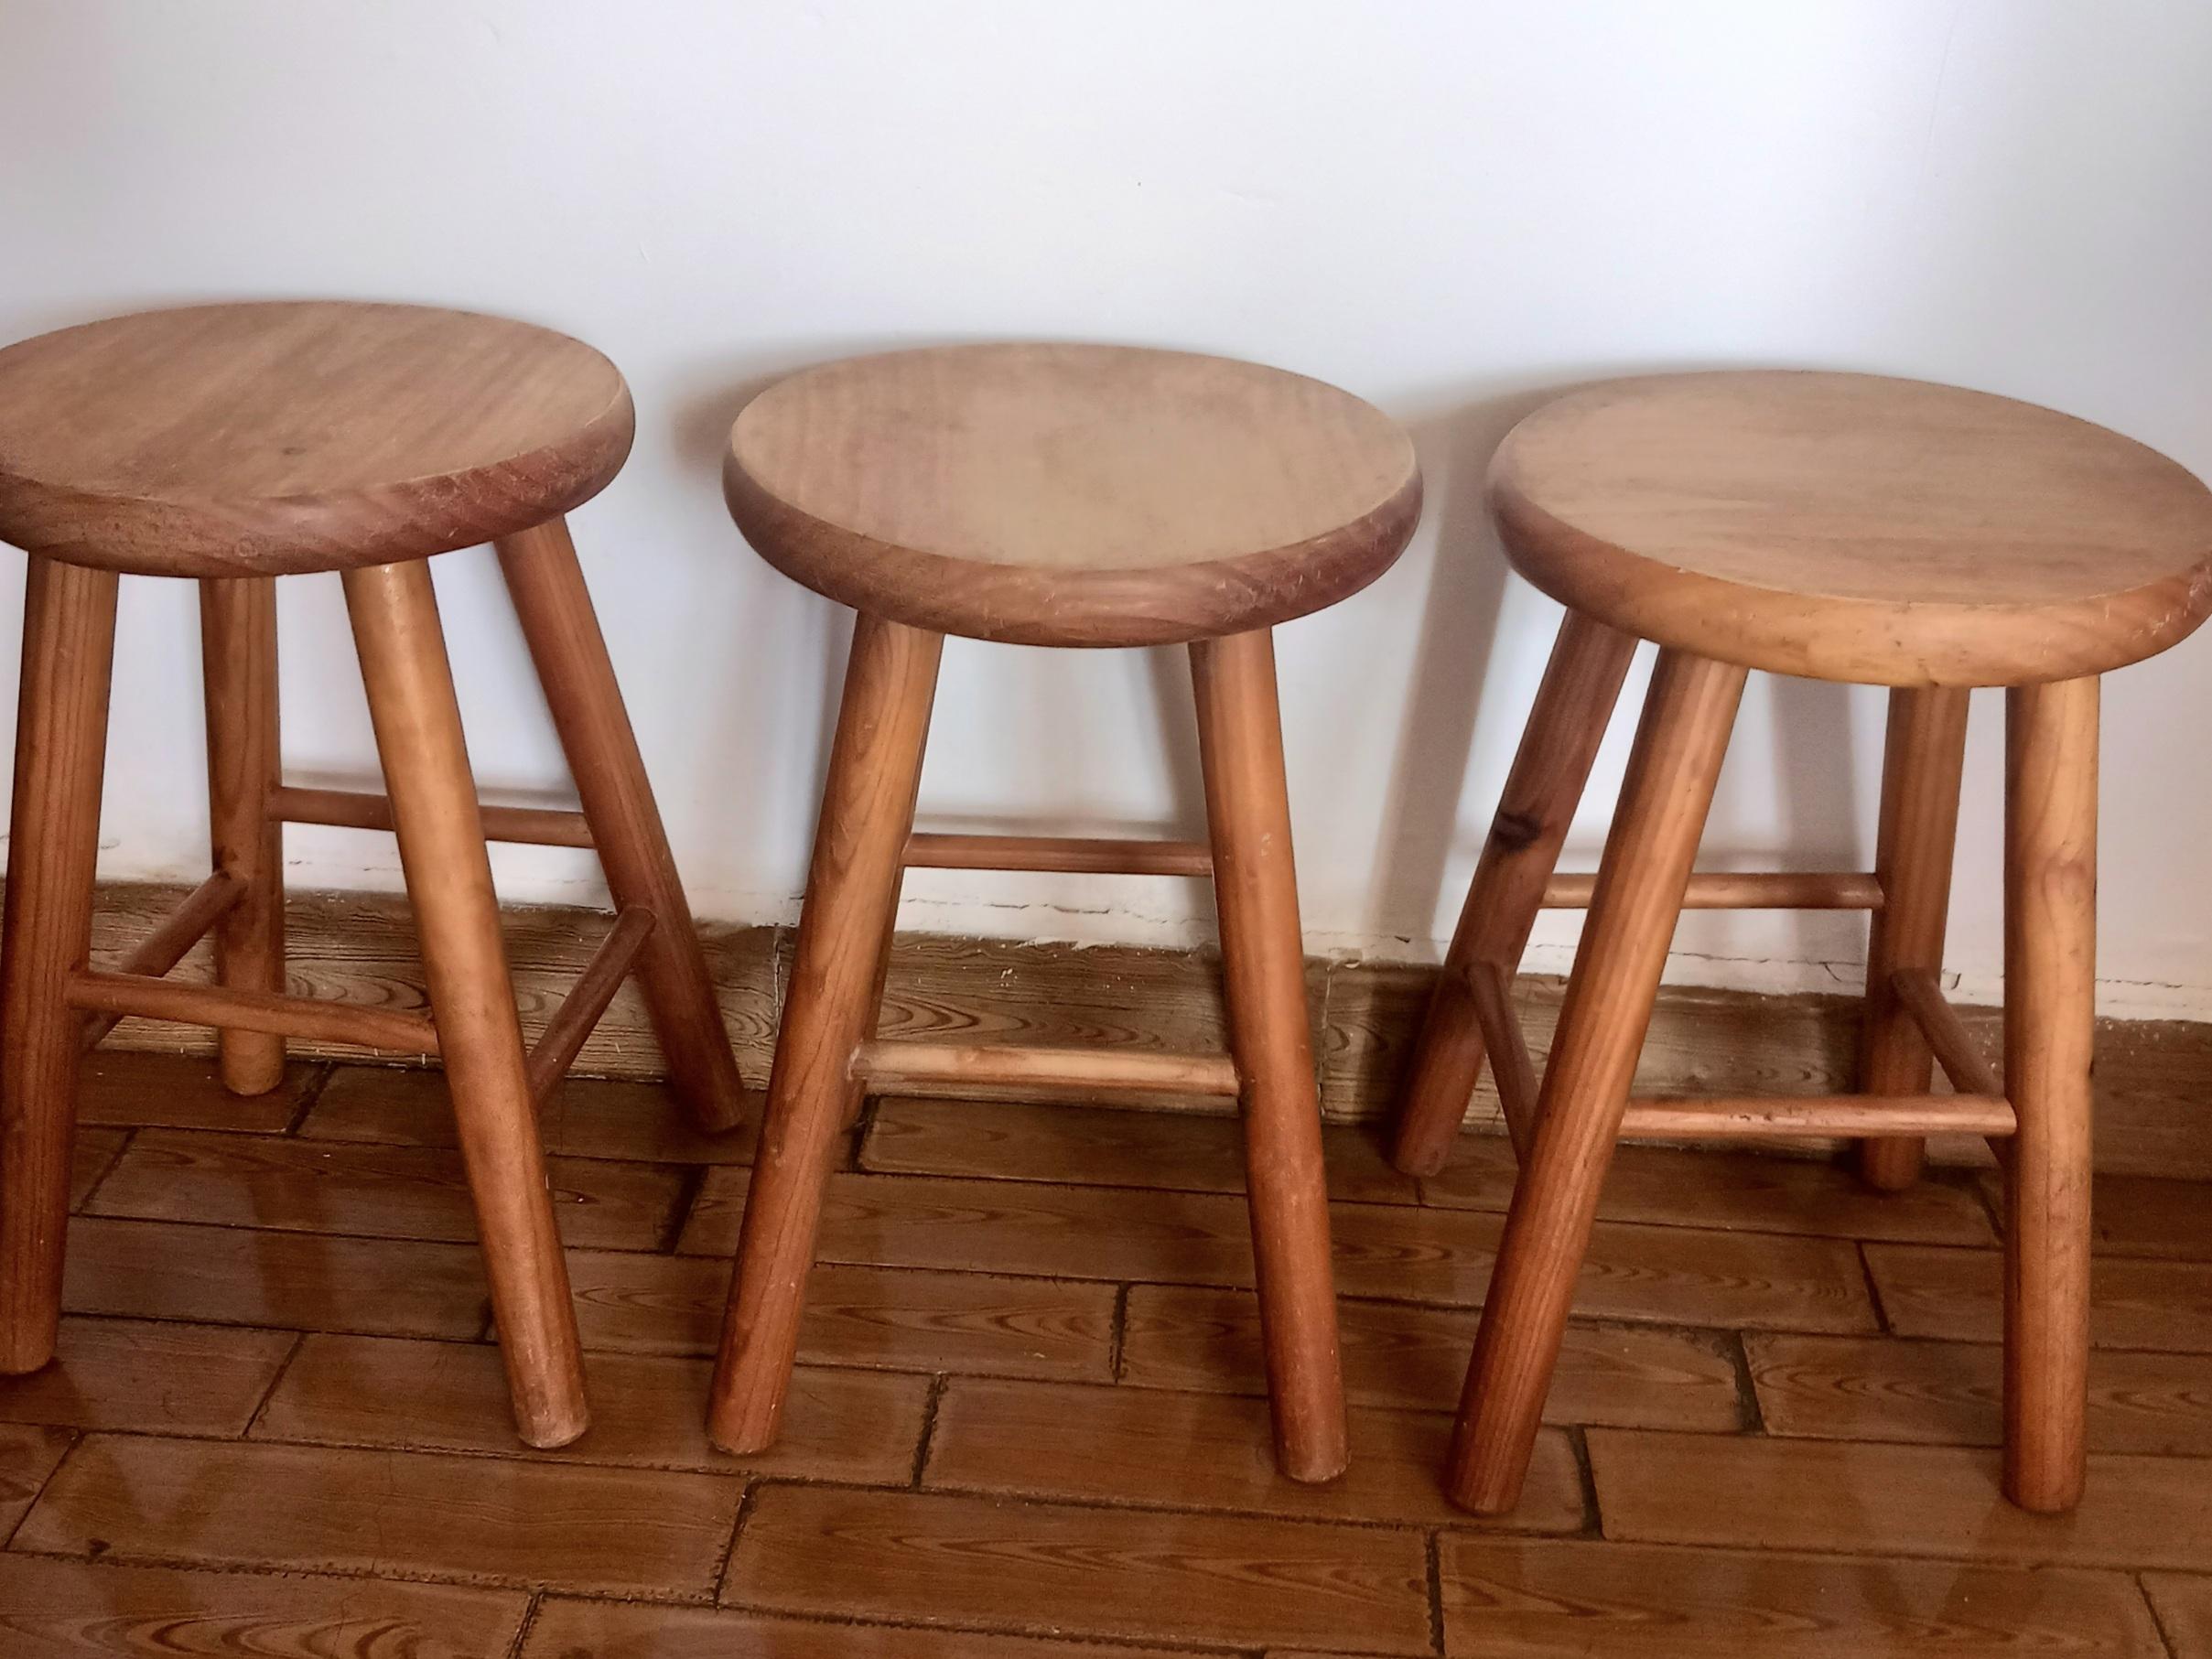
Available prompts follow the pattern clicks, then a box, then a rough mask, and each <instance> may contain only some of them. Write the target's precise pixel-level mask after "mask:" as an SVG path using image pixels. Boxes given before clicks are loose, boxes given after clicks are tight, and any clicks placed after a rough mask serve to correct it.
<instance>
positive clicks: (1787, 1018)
mask: <svg viewBox="0 0 2212 1659" xmlns="http://www.w3.org/2000/svg"><path fill="white" fill-rule="evenodd" d="M184 892H185V889H182V888H166V887H148V886H138V885H123V884H117V885H113V886H109V887H105V888H103V889H102V893H101V903H100V907H99V911H98V916H97V919H96V921H95V925H94V929H93V952H94V955H95V958H96V959H98V960H100V961H101V962H103V964H105V963H111V962H113V960H114V959H115V958H117V957H119V956H120V955H121V954H122V953H124V952H125V951H127V950H128V949H129V948H130V946H131V945H132V944H133V943H135V942H136V940H137V939H138V938H139V937H141V936H142V935H143V934H144V933H145V932H146V930H147V929H148V928H150V927H151V926H152V925H153V924H154V923H155V922H156V921H158V920H159V919H160V918H161V917H162V916H163V915H165V914H167V911H168V910H169V909H170V908H171V907H172V906H174V905H175V904H176V902H177V901H178V900H180V899H181V898H182V897H183V896H184ZM609 921H610V918H609V917H608V916H606V915H605V914H603V913H601V912H598V911H593V910H580V909H571V908H556V907H545V906H532V907H527V908H515V909H513V910H510V911H509V912H508V914H507V930H506V932H507V948H508V954H509V958H510V961H511V963H512V964H513V972H514V978H515V988H516V993H517V996H518V998H519V1000H520V1002H521V1005H522V1010H523V1024H524V1027H525V1028H526V1029H529V1030H531V1031H532V1032H534V1031H535V1029H537V1027H538V1026H539V1025H540V1024H542V1022H543V1021H544V1019H545V1016H546V1015H547V1013H548V1012H549V1011H550V1010H551V1009H552V1008H553V1007H555V1006H556V1005H557V1004H558V1003H559V1001H560V999H561V996H563V994H564V993H565V992H566V988H567V986H568V983H569V981H570V979H571V978H572V977H573V976H574V975H576V973H577V971H578V970H579V969H580V968H581V967H582V965H583V964H584V962H585V960H586V959H587V958H588V956H589V954H590V953H591V950H592V948H593V946H594V944H595V943H596V942H597V941H598V938H599V934H600V932H602V931H603V930H604V929H605V928H606V926H607V925H608V922H609ZM286 927H287V930H288V941H287V943H288V952H289V963H290V970H291V981H292V989H293V990H294V991H295V992H297V993H298V994H300V995H303V996H326V997H332V998H336V999H339V1000H341V1001H346V1002H352V1003H361V1004H365V1005H372V1006H376V1007H391V1008H407V1009H418V1008H420V1007H423V1006H424V997H423V992H422V975H421V969H420V966H419V963H418V960H417V957H416V953H415V935H414V931H413V927H412V924H411V922H410V921H409V919H408V916H407V910H406V906H405V902H404V901H403V900H399V899H396V898H393V897H387V896H383V895H376V894H340V893H319V894H304V895H298V896H296V897H294V898H293V899H292V900H290V902H289V903H288V905H287V907H286ZM702 935H703V938H704V942H705V945H706V950H707V961H708V964H709V966H710V967H711V969H712V971H713V974H714V977H715V982H716V984H717V985H718V986H719V987H720V991H721V998H722V1010H723V1015H724V1018H725V1020H726V1022H727V1024H728V1028H729V1033H730V1037H731V1040H732V1041H733V1042H734V1043H735V1044H736V1047H737V1051H738V1059H739V1065H740V1066H741V1068H742V1069H743V1071H744V1072H745V1075H746V1077H747V1078H748V1079H749V1080H751V1081H755V1082H758V1081H760V1080H761V1079H763V1078H765V1077H766V1075H767V1072H768V1062H769V1057H770V1052H771V1050H772V1045H773V1041H774V1036H775V1025H776V1018H777V1014H778V1010H779V1008H780V1007H781V1003H782V986H783V983H784V980H785V977H786V973H785V970H786V966H787V964H788V962H789V957H790V946H791V938H790V931H789V930H788V929H784V928H775V927H730V926H713V925H710V926H707V927H706V928H705V929H703V930H702ZM177 972H178V975H180V976H185V975H205V974H206V972H207V948H206V947H205V946H204V945H203V946H201V947H200V949H199V950H197V951H195V952H194V953H193V954H192V955H191V956H189V957H188V958H187V959H186V962H185V964H183V965H181V966H180V967H179V968H178V970H177ZM1435 972H1436V970H1435V969H1433V968H1431V967H1427V966H1422V965H1419V964H1409V963H1382V962H1372V961H1341V960H1340V961H1326V960H1322V959H1319V958H1315V959H1312V960H1310V961H1309V962H1308V964H1307V970H1306V987H1307V998H1308V1003H1309V1006H1310V1007H1311V1015H1312V1019H1313V1036H1314V1053H1315V1056H1316V1064H1317V1067H1318V1071H1319V1076H1320V1083H1321V1092H1322V1111H1323V1112H1324V1114H1325V1115H1328V1116H1329V1117H1331V1118H1333V1119H1336V1120H1339V1121H1349V1120H1356V1119H1368V1118H1376V1117H1380V1116H1383V1115H1386V1114H1387V1112H1388V1111H1389V1109H1390V1105H1391V1102H1392V1100H1393V1098H1394V1096H1395V1093H1396V1090H1397V1082H1398V1078H1399V1075H1400V1073H1401V1072H1402V1070H1403V1067H1404V1064H1405V1060H1406V1053H1407V1050H1408V1045H1409V1044H1410V1042H1411V1040H1412V1037H1413V1033H1414V1030H1415V1029H1416V1027H1417V1025H1418V1023H1419V1018H1420V1013H1421V1008H1422V1007H1423V1005H1424V1003H1425V1001H1426V998H1427V996H1428V990H1429V986H1430V982H1431V981H1432V980H1433V978H1434V976H1435ZM1560 989H1561V987H1560V983H1559V981H1558V980H1557V979H1551V978H1544V977H1538V976H1533V975H1532V976H1528V977H1526V978H1524V979H1523V980H1522V981H1521V982H1520V985H1519V988H1518V991H1517V996H1518V1001H1519V1007H1520V1010H1521V1018H1522V1021H1523V1024H1524V1026H1525V1028H1526V1029H1527V1035H1528V1042H1529V1047H1530V1049H1531V1050H1532V1052H1533V1053H1534V1054H1535V1055H1536V1057H1537V1060H1538V1065H1539V1066H1540V1065H1541V1064H1542V1061H1543V1056H1544V1054H1545V1052H1546V1051H1547V1050H1548V1046H1549V1042H1550V1037H1551V1026H1552V1022H1553V1019H1554V1018H1556V1016H1557V1013H1558V1008H1559V996H1560ZM1963 1012H1964V1013H1965V1015H1966V1018H1967V1023H1968V1025H1969V1029H1971V1030H1973V1031H1974V1033H1975V1034H1976V1036H1977V1037H1979V1038H1980V1040H1982V1041H1983V1042H1984V1044H1985V1045H1986V1046H1987V1047H1988V1048H1989V1050H1990V1051H1991V1052H1992V1053H1994V1052H1995V1049H1996V1033H1997V1024H1998V1017H1997V1011H1996V1010H1995V1009H1991V1008H1969V1009H1966V1010H1964V1011H1963ZM1856 1018H1857V1014H1856V1004H1855V1002H1853V1001H1852V999H1851V998H1848V997H1841V996H1760V995H1757V994H1755V993H1752V992H1745V991H1716V990H1700V989H1696V988H1691V987H1680V986H1669V987H1667V989H1666V990H1665V991H1664V992H1663V993H1662V994H1661V996H1660V998H1659V1003H1658V1007H1657V1008H1656V1011H1655V1014H1654V1017H1653V1019H1652V1024H1651V1032H1650V1036H1649V1038H1648V1039H1647V1040H1646V1043H1645V1047H1644V1056H1643V1061H1642V1064H1641V1066H1640V1068H1639V1070H1638V1072H1637V1079H1636V1087H1637V1090H1638V1092H1639V1093H1654V1094H1661V1093H1711V1094H1758V1093H1814V1094H1817V1093H1839V1092H1841V1091H1843V1090H1845V1089H1848V1088H1849V1087H1850V1086H1851V1064H1852V1040H1853V1029H1854V1023H1855V1020H1856ZM882 1031H883V1034H884V1035H885V1036H887V1037H924V1036H926V1037H932V1038H935V1039H938V1040H956V1041H978V1042H1014V1043H1035V1044H1102V1045H1106V1046H1108V1047H1117V1048H1128V1049H1136V1050H1160V1051H1192V1050H1218V1049H1220V1048H1222V1047H1223V1046H1224V1045H1225V1038H1224V1032H1223V1027H1222V1016H1221V1003H1220V991H1219V973H1218V964H1217V963H1216V962H1215V960H1214V957H1213V956H1212V954H1211V953H1207V952H1185V951H1165V950H1147V949H1140V948H1137V947H1133V946H1121V945H1075V944H1065V943H1014V942H1010V941H1005V940H989V939H958V938H947V937H943V936H937V935H930V934H901V936H900V938H899V941H898V944H897V948H896V949H895V950H894V951H893V952H892V957H891V973H890V986H889V989H888V992H887V995H886V997H885V1004H884V1010H883V1022H882ZM108 1042H109V1045H110V1046H111V1047H117V1048H132V1049H156V1050H183V1051H189V1052H204V1051H206V1050H208V1049H209V1047H210V1038H209V1036H208V1034H207V1033H205V1032H202V1031H200V1030H197V1029H191V1028H185V1027H177V1026H165V1025H156V1024H153V1023H150V1022H148V1021H145V1020H139V1019H130V1020H125V1021H124V1023H123V1024H122V1025H121V1026H119V1027H118V1028H117V1029H116V1030H115V1032H114V1033H113V1036H111V1037H110V1038H109V1039H108ZM299 1051H300V1052H301V1053H306V1054H312V1053H327V1054H329V1055H340V1054H344V1055H349V1056H351V1057H356V1058H358V1055H357V1054H355V1053H354V1051H351V1050H343V1049H339V1048H328V1049H318V1047H317V1046H316V1045H313V1044H301V1045H299ZM660 1067H661V1058H660V1052H659V1050H658V1049H656V1048H655V1047H654V1044H653V1037H652V1033H651V1031H650V1030H649V1029H648V1028H647V1026H646V1023H645V1018H644V1010H643V1008H642V1007H641V1006H640V1004H639V1002H638V1000H637V996H636V993H635V991H634V990H633V989H630V988H627V987H626V988H625V989H624V990H623V991H622V992H621V993H620V995H618V996H616V998H615V1000H614V1003H613V1005H612V1006H611V1007H610V1008H609V1009H608V1011H607V1015H606V1018H604V1019H602V1020H601V1021H600V1023H599V1029H598V1030H597V1031H596V1032H595V1033H594V1034H593V1035H592V1037H591V1039H590V1040H589V1041H588V1043H587V1044H586V1045H585V1048H584V1051H583V1053H582V1055H581V1056H580V1057H579V1059H578V1061H577V1071H578V1072H580V1073H585V1074H589V1075H597V1076H609V1077H631V1078H651V1077H654V1076H657V1075H658V1074H659V1072H660ZM2097 1077H2098V1096H2099V1120H2098V1149H2097V1164H2098V1168H2099V1169H2101V1170H2105V1171H2108V1172H2112V1173H2125V1174H2141V1175H2164V1176H2176V1177H2188V1178H2191V1179H2196V1180H2206V1179H2212V1109H2207V1101H2208V1100H2212V1025H2204V1024H2195V1023H2188V1022H2183V1021H2177V1020H2103V1021H2100V1022H2099V1057H2098V1067H2097ZM962 1093H967V1094H971V1095H976V1096H979V1097H987V1096H988V1095H989V1094H990V1093H991V1092H990V1091H988V1090H975V1089H968V1090H963V1091H962ZM1113 1104H1128V1102H1127V1100H1126V1098H1124V1099H1121V1100H1117V1101H1115V1102H1114V1103H1113ZM1147 1104H1155V1105H1165V1106H1170V1107H1182V1108H1187V1109H1198V1110H1211V1111H1219V1110H1221V1109H1222V1107H1221V1103H1220V1102H1219V1101H1200V1100H1195V1099H1193V1100H1189V1101H1174V1100H1166V1101H1152V1102H1148V1103H1147ZM1468 1122H1469V1126H1470V1128H1471V1129H1479V1128H1483V1127H1489V1128H1495V1127H1496V1126H1497V1124H1498V1118H1497V1101H1496V1097H1495V1096H1494V1094H1493V1093H1491V1092H1490V1086H1489V1084H1488V1083H1487V1081H1485V1082H1484V1085H1483V1087H1482V1088H1481V1090H1480V1091H1478V1093H1477V1094H1476V1097H1475V1099H1474V1101H1473V1104H1472V1105H1471V1108H1470V1111H1469V1114H1468ZM1937 1153H1938V1156H1939V1157H1941V1158H1947V1159H1949V1160H1952V1161H1961V1162H1974V1161H1981V1160H1985V1159H1986V1158H1987V1154H1986V1152H1985V1151H1984V1150H1983V1149H1982V1148H1980V1147H1976V1146H1972V1145H1970V1144H1963V1143H1962V1144H1959V1145H1956V1146H1945V1147H1938V1148H1937Z"/></svg>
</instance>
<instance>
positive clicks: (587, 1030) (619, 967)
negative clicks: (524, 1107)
mask: <svg viewBox="0 0 2212 1659" xmlns="http://www.w3.org/2000/svg"><path fill="white" fill-rule="evenodd" d="M654 921H655V918H654V916H653V912H652V911H651V910H646V909H645V908H644V907H643V906H642V905H631V907H630V908H629V909H628V910H624V911H623V912H622V913H621V914H620V915H619V916H617V917H616V918H615V919H614V925H613V926H612V927H610V928H609V929H608V930H607V937H606V938H604V939H602V940H600V941H599V949H598V950H596V951H594V952H592V953H591V960H590V961H589V962H588V963H586V964H584V971H583V972H582V973H581V974H578V975H577V977H576V983H575V984H574V985H572V986H569V987H568V995H567V996H564V997H562V998H561V1006H560V1007H557V1008H556V1009H554V1011H553V1018H551V1019H549V1020H547V1021H546V1022H545V1029H544V1030H543V1031H541V1032H540V1033H539V1034H538V1040H537V1042H536V1043H535V1045H534V1046H533V1047H532V1049H531V1050H530V1061H529V1077H530V1099H531V1101H532V1103H533V1104H534V1105H535V1106H536V1107H537V1108H538V1110H540V1111H541V1112H542V1111H544V1110H545V1103H546V1102H547V1101H549V1100H551V1099H552V1098H553V1093H554V1091H555V1090H556V1089H558V1088H559V1087H560V1086H561V1079H562V1078H564V1077H566V1076H567V1075H568V1068H569V1067H570V1066H572V1065H574V1064H576V1057H577V1054H578V1053H579V1052H581V1051H582V1050H583V1047H584V1041H585V1040H586V1039H587V1038H588V1037H589V1036H590V1035H591V1032H592V1029H593V1028H594V1027H596V1026H597V1025H598V1024H599V1017H600V1016H601V1015H602V1014H604V1013H606V1012H607V1005H608V1004H609V1003H610V1002H612V1001H613V1000H614V994H615V993H616V992H617V991H619V990H620V989H621V988H622V981H623V980H625V979H627V978H629V977H630V969H631V964H634V963H635V962H636V961H637V959H638V953H639V952H640V951H641V950H642V949H644V947H645V941H646V940H647V938H649V937H650V936H651V935H652V932H653V923H654Z"/></svg>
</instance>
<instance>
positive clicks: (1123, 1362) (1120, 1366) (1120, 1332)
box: [1106, 1285, 1257, 1383]
mask: <svg viewBox="0 0 2212 1659" xmlns="http://www.w3.org/2000/svg"><path fill="white" fill-rule="evenodd" d="M1129 1289H1130V1287H1129V1286H1128V1285H1117V1286H1116V1287H1114V1320H1113V1328H1112V1329H1111V1330H1109V1331H1108V1332H1107V1334H1106V1378H1107V1380H1108V1381H1109V1382H1114V1383H1120V1382H1122V1381H1124V1380H1126V1379H1127V1377H1128V1359H1129ZM1256 1294H1257V1293H1256Z"/></svg>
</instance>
